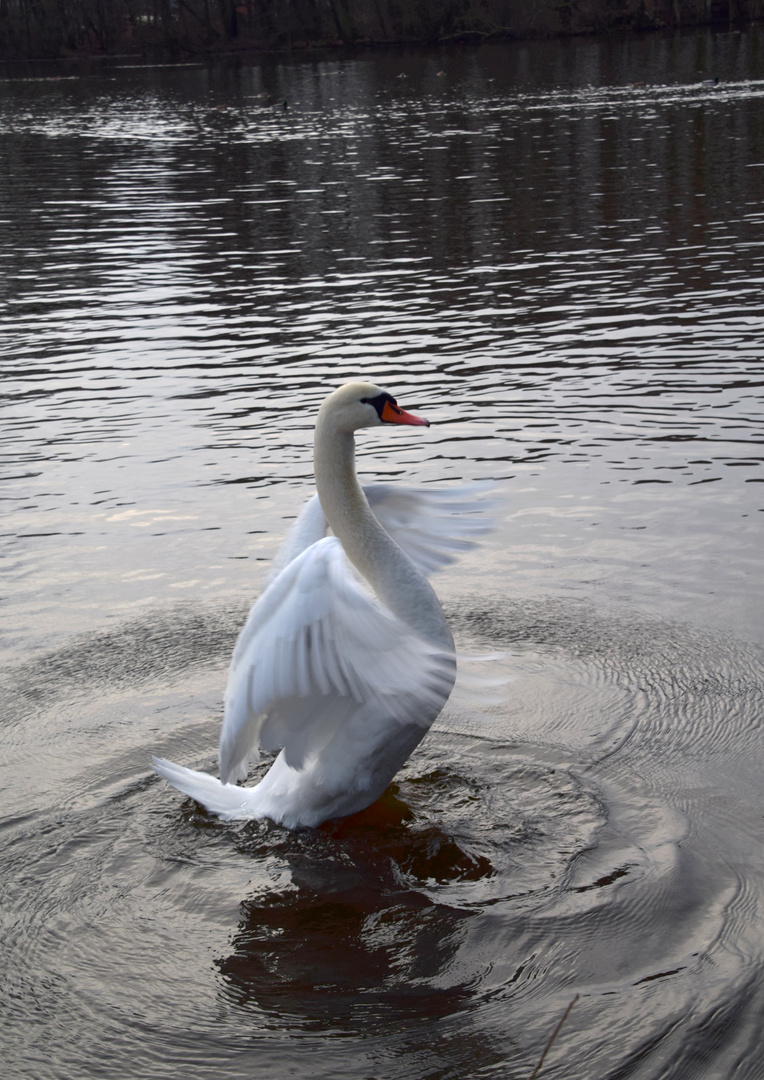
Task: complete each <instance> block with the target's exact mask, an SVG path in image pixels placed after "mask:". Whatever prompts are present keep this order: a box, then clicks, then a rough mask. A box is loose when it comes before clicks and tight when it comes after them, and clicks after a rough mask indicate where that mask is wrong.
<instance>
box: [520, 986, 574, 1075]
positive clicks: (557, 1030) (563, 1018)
mask: <svg viewBox="0 0 764 1080" xmlns="http://www.w3.org/2000/svg"><path fill="white" fill-rule="evenodd" d="M580 996H581V995H580V994H576V996H575V997H574V998H573V1000H572V1001H571V1003H570V1004H569V1005H568V1007H567V1009H566V1010H565V1012H564V1013H563V1014H562V1016H561V1017H560V1019H559V1020H558V1022H557V1027H556V1028H555V1029H554V1031H553V1032H552V1034H551V1035H550V1036H549V1042H548V1043H547V1044H546V1046H545V1047H544V1052H543V1054H542V1055H541V1057H540V1058H539V1063H538V1065H537V1066H536V1068H535V1069H534V1070H533V1072H532V1073H531V1076H530V1080H535V1078H536V1077H537V1076H538V1074H539V1073H540V1072H541V1066H542V1065H543V1064H544V1058H545V1057H546V1056H547V1054H548V1053H549V1051H550V1050H551V1049H552V1043H553V1042H554V1040H555V1039H556V1038H557V1036H558V1035H559V1034H560V1028H561V1027H562V1025H563V1024H564V1023H565V1021H566V1020H567V1019H568V1016H569V1015H570V1010H571V1009H572V1008H573V1006H574V1005H575V1004H576V1002H577V1001H578V999H579V997H580Z"/></svg>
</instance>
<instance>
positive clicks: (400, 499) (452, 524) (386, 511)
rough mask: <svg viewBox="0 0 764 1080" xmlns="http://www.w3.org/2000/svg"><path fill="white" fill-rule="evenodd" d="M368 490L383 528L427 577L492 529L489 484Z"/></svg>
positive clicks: (383, 486) (391, 486)
mask: <svg viewBox="0 0 764 1080" xmlns="http://www.w3.org/2000/svg"><path fill="white" fill-rule="evenodd" d="M363 490H364V493H365V495H366V498H367V499H368V500H369V505H370V506H371V508H372V510H373V511H374V515H375V517H376V518H377V520H378V521H379V523H380V525H381V526H382V528H383V529H385V531H386V532H388V533H389V534H390V535H391V536H392V538H393V539H394V540H395V542H396V544H398V546H399V547H401V548H403V550H404V551H405V552H406V554H407V555H408V557H409V558H410V559H411V560H412V562H413V563H415V565H416V566H417V567H418V569H419V570H421V571H422V573H423V574H426V575H428V576H429V575H430V574H433V573H436V572H437V571H438V570H441V569H442V568H443V567H444V566H447V565H448V563H451V562H453V561H454V559H455V558H456V557H457V556H458V554H459V553H460V552H462V551H468V550H469V549H470V548H472V547H474V546H475V544H476V543H477V540H478V537H480V536H482V535H484V534H485V533H486V532H488V531H489V530H490V529H491V527H492V522H491V519H490V510H491V505H492V504H491V501H490V498H489V495H490V490H491V489H490V485H488V484H483V483H474V484H460V485H459V486H458V487H453V488H447V487H442V488H441V487H439V488H435V487H432V488H406V487H404V488H401V487H398V486H397V485H395V484H369V485H367V486H365V487H364V489H363Z"/></svg>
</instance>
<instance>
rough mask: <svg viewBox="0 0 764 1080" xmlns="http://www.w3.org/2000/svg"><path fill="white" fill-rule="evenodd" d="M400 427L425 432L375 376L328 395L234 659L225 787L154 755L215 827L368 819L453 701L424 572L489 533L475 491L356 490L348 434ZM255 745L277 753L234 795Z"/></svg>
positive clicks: (446, 640)
mask: <svg viewBox="0 0 764 1080" xmlns="http://www.w3.org/2000/svg"><path fill="white" fill-rule="evenodd" d="M393 424H398V425H410V426H417V427H429V421H427V420H425V419H423V418H421V417H418V416H415V415H413V414H412V413H409V412H406V411H405V410H403V409H401V408H400V407H399V406H398V404H397V402H396V400H395V398H394V397H393V396H392V395H391V394H389V393H388V392H387V391H385V390H383V389H381V388H380V387H379V386H376V385H374V384H372V383H368V382H350V383H346V384H345V385H344V386H341V387H339V389H337V390H335V391H334V392H333V393H331V394H330V395H329V396H328V397H327V398H326V399H325V400H324V402H323V403H322V405H321V407H320V409H319V412H318V417H317V421H316V426H315V438H314V468H315V479H316V494H315V495H313V497H312V498H311V499H310V500H309V501H308V503H307V504H306V506H305V507H304V509H303V511H302V513H301V514H300V515H299V517H298V519H297V521H296V522H295V524H294V525H293V527H292V530H291V532H290V534H289V536H288V538H287V540H286V542H285V544H284V546H283V549H282V551H281V553H280V555H279V556H278V557H277V559H276V562H275V565H274V568H273V571H272V574H271V578H270V583H269V584H268V585H267V587H266V589H265V591H264V592H263V594H262V595H261V597H260V599H259V600H258V601H257V602H256V604H255V605H254V607H253V608H252V610H251V612H250V614H249V617H248V619H247V621H246V623H245V625H244V627H243V629H242V631H241V634H240V636H239V639H238V641H237V644H236V647H235V650H234V653H233V659H232V662H231V666H230V670H229V677H228V685H227V688H226V694H225V707H224V718H223V726H222V731H221V735H220V748H219V763H220V775H221V779H220V780H218V779H217V778H216V777H214V776H211V775H210V774H208V773H204V772H197V771H195V770H192V769H187V768H185V767H183V766H181V765H176V764H174V763H173V762H170V761H167V760H166V759H163V758H154V759H153V760H154V768H155V769H156V771H157V772H158V773H159V774H160V775H161V776H163V777H165V778H166V779H167V780H169V781H170V783H171V784H173V785H174V786H175V787H176V788H178V789H179V790H180V791H181V792H183V793H185V794H186V795H190V796H191V797H192V798H193V799H195V800H197V801H198V802H200V803H202V805H203V806H204V807H205V808H206V809H207V810H208V811H209V812H211V813H213V814H216V815H217V816H219V817H220V818H222V819H224V820H232V819H247V818H254V819H262V818H269V819H270V820H272V821H273V822H275V823H277V824H280V825H283V826H286V827H287V828H291V829H294V828H299V827H305V826H307V827H315V826H317V825H319V824H321V823H322V822H324V821H328V820H330V819H333V818H339V817H345V816H347V815H349V814H354V813H357V812H358V811H361V810H364V809H365V808H366V807H368V806H370V805H371V804H372V803H373V802H374V801H375V800H376V799H378V798H379V796H380V795H381V794H382V793H383V792H384V790H385V788H386V787H387V786H388V784H389V783H390V781H391V780H392V778H393V776H394V775H395V773H396V772H397V771H398V770H399V769H400V767H401V766H402V765H403V764H404V762H405V761H406V760H407V758H408V757H409V755H410V754H411V752H412V751H413V750H414V748H415V747H416V746H417V744H418V743H419V742H420V741H421V740H422V738H423V737H424V736H425V734H426V732H427V730H428V729H429V728H430V726H431V725H432V723H433V721H434V720H435V718H436V717H437V716H438V714H439V713H440V711H441V709H442V708H443V706H444V705H445V703H446V701H447V700H448V697H449V695H450V693H451V689H452V687H453V684H454V680H455V675H456V656H455V652H454V642H453V638H452V636H451V632H450V630H449V628H448V624H447V622H446V619H445V615H444V613H443V609H442V607H441V605H440V602H439V600H438V598H437V596H436V594H435V592H434V590H433V588H432V586H431V585H430V583H429V581H428V580H427V574H429V573H432V572H433V571H434V570H437V569H440V567H441V566H443V565H444V564H445V563H447V562H450V561H451V558H452V555H453V553H454V552H455V551H459V550H463V549H465V548H467V547H470V546H472V544H473V542H474V536H475V535H476V534H477V533H478V532H482V531H484V528H485V526H484V525H483V524H482V523H481V522H480V520H479V518H476V516H475V514H474V511H475V509H476V506H475V502H474V494H475V491H476V487H477V485H476V486H472V487H470V485H463V486H461V487H459V488H451V489H447V490H446V491H440V492H437V491H427V492H418V491H413V490H411V489H407V488H397V487H395V486H393V485H387V484H374V485H370V486H368V487H366V488H362V487H361V485H360V483H359V481H358V478H357V476H356V472H355V439H354V435H355V432H356V431H358V430H360V429H362V428H373V427H387V426H389V425H393ZM478 508H479V506H478ZM465 511H467V513H466V514H465ZM329 530H331V533H330V534H329ZM261 749H263V750H279V753H278V756H277V757H276V759H275V761H274V762H273V764H272V765H271V767H270V769H269V771H268V772H267V773H266V774H265V776H264V777H263V779H262V780H261V781H260V782H259V783H258V784H255V785H254V786H249V787H247V786H239V784H238V781H241V780H244V779H245V778H246V776H247V773H248V770H249V766H250V764H253V763H256V762H257V761H258V760H259V751H260V750H261Z"/></svg>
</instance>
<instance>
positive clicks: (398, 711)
mask: <svg viewBox="0 0 764 1080" xmlns="http://www.w3.org/2000/svg"><path fill="white" fill-rule="evenodd" d="M454 669H455V661H454V657H453V655H452V654H450V653H448V652H446V651H444V650H442V649H439V648H438V647H437V646H436V645H434V644H433V643H431V642H428V641H426V640H425V639H423V638H421V637H419V636H418V635H417V634H415V633H414V632H412V631H411V630H410V629H409V628H408V627H407V626H406V625H405V624H404V623H403V622H401V620H400V619H398V618H396V617H395V616H394V615H392V614H390V612H388V611H386V610H385V609H384V608H382V607H381V606H380V605H379V604H378V603H377V601H376V600H375V599H374V597H373V596H372V595H371V593H370V592H369V591H368V590H367V588H366V587H365V586H364V585H363V583H362V582H361V580H360V579H359V577H358V575H357V574H356V573H355V571H354V570H353V568H352V567H351V565H350V563H349V561H348V559H347V557H346V556H345V553H344V551H343V549H342V545H341V544H340V542H339V540H337V539H336V538H335V537H326V538H324V539H322V540H319V541H317V542H316V543H314V544H312V545H311V546H310V547H309V548H307V549H306V550H305V551H303V552H302V554H301V555H298V556H297V557H296V558H295V559H293V560H292V561H291V562H290V563H289V564H288V565H287V566H286V567H285V568H284V569H283V570H282V571H281V573H280V574H279V575H278V577H277V578H276V579H275V580H274V581H273V582H272V583H271V584H270V585H269V586H268V588H267V589H266V591H265V592H264V593H263V595H262V596H261V597H260V599H259V600H258V602H257V603H256V604H255V606H254V607H253V609H252V611H251V612H250V616H249V618H248V620H247V623H246V624H245V626H244V629H243V630H242V632H241V635H240V637H239V641H238V643H237V645H236V649H235V650H234V655H233V661H232V664H231V670H230V674H229V681H228V688H227V690H226V701H225V716H224V719H223V730H222V732H221V736H220V770H221V776H222V779H223V781H224V782H232V781H234V780H241V779H243V778H244V777H245V776H246V774H247V765H248V762H249V761H251V760H257V757H258V747H259V746H260V745H261V744H262V742H263V739H261V734H263V731H264V735H265V738H264V741H265V744H266V745H267V746H268V747H269V748H272V747H275V746H278V745H280V746H283V748H284V754H285V757H286V759H287V761H288V763H289V764H290V765H293V766H294V767H299V766H300V765H301V764H302V763H303V762H304V761H305V760H306V759H307V758H308V757H310V756H311V754H314V753H315V752H317V751H318V749H319V748H320V747H321V746H323V745H324V744H325V743H326V742H328V740H329V739H330V738H331V737H332V736H333V735H334V734H335V732H336V731H337V729H338V727H339V726H341V725H342V724H343V723H346V722H347V721H348V718H349V716H350V715H351V714H352V713H353V712H355V711H356V710H358V709H361V708H363V707H365V706H367V705H368V704H369V703H370V702H374V703H375V705H376V706H377V708H376V709H375V712H376V713H377V714H378V715H384V717H385V720H386V722H388V723H390V722H397V723H400V724H405V725H411V724H420V725H421V726H422V727H423V728H425V729H426V728H427V727H429V725H430V724H431V723H432V721H433V720H434V718H435V716H437V714H438V712H439V711H440V709H441V708H442V706H443V703H444V702H445V701H446V699H447V698H448V695H449V693H450V690H451V686H452V685H453V681H454ZM266 714H267V726H266V727H265V729H264V728H263V725H264V723H266Z"/></svg>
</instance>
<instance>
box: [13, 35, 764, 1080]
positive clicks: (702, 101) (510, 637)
mask: <svg viewBox="0 0 764 1080" xmlns="http://www.w3.org/2000/svg"><path fill="white" fill-rule="evenodd" d="M717 79H718V82H716V81H714V80H717ZM0 138H1V140H2V141H1V142H0V161H2V170H0V191H1V192H2V200H1V201H0V236H1V237H2V244H1V245H0V267H2V273H1V275H0V293H1V299H2V354H1V355H2V368H1V369H0V373H1V375H2V390H3V398H2V402H1V403H0V410H1V411H0V430H1V431H2V445H1V449H2V455H3V474H2V475H3V481H2V485H0V494H2V500H3V501H2V527H1V528H0V533H1V536H0V542H1V544H2V555H3V562H2V568H3V572H2V615H3V644H4V654H3V657H4V658H3V662H2V699H1V706H0V707H1V709H2V745H3V752H2V769H1V773H0V776H1V780H0V783H2V794H1V795H0V808H1V809H2V814H3V819H2V829H1V830H0V860H1V861H0V865H2V877H1V879H0V920H1V921H2V926H3V935H4V937H3V940H4V945H3V952H2V960H1V961H0V964H1V971H2V979H1V980H0V981H1V982H2V990H0V1016H1V1017H2V1024H0V1058H1V1059H2V1060H3V1062H4V1063H5V1066H6V1073H5V1075H8V1076H9V1077H13V1078H18V1080H21V1078H24V1080H54V1078H55V1080H78V1078H85V1077H87V1078H92V1077H99V1078H109V1077H114V1078H119V1080H124V1078H126V1077H136V1078H148V1077H151V1078H170V1077H173V1078H175V1077H178V1076H181V1075H182V1076H185V1077H188V1078H190V1080H201V1078H212V1077H215V1078H234V1077H242V1078H244V1077H247V1078H251V1077H257V1078H269V1080H271V1078H276V1077H279V1078H280V1077H298V1078H308V1077H310V1078H322V1077H326V1078H327V1080H328V1078H332V1080H337V1078H341V1077H347V1078H350V1080H371V1078H374V1080H393V1078H394V1080H425V1078H427V1080H435V1078H438V1080H466V1078H483V1077H497V1078H498V1077H501V1078H502V1080H510V1078H518V1080H519V1078H523V1080H526V1078H529V1077H530V1076H531V1074H532V1073H533V1070H534V1068H535V1066H536V1064H537V1062H538V1061H539V1058H540V1056H541V1053H542V1051H543V1050H544V1047H545V1045H546V1044H547V1042H548V1040H549V1037H550V1036H551V1034H552V1032H553V1031H554V1029H555V1026H556V1024H557V1023H558V1021H559V1020H560V1018H561V1017H562V1015H563V1013H564V1011H565V1009H566V1007H567V1006H568V1005H569V1004H570V1002H571V1001H573V999H574V998H575V997H576V995H578V997H577V999H576V1001H575V1005H574V1006H573V1008H572V1010H571V1012H570V1014H569V1015H568V1017H567V1019H566V1020H565V1023H564V1025H563V1027H562V1029H561V1030H560V1033H559V1035H558V1037H557V1039H556V1041H555V1042H554V1044H553V1045H552V1047H551V1049H550V1050H549V1053H548V1055H547V1057H546V1059H545V1061H544V1064H543V1067H542V1069H541V1071H540V1073H539V1076H540V1077H549V1078H551V1077H559V1078H567V1077H586V1078H587V1080H600V1078H606V1077H607V1078H613V1080H615V1078H616V1077H618V1078H626V1077H629V1078H635V1080H646V1078H655V1080H658V1078H661V1080H668V1078H671V1080H678V1078H687V1080H711V1078H714V1080H727V1078H728V1077H731V1076H733V1075H734V1076H735V1077H740V1078H743V1077H745V1078H752V1080H753V1078H755V1080H760V1078H761V1077H762V1075H764V1065H762V1060H764V1035H763V1034H762V1025H761V1017H762V1014H763V1011H764V938H763V936H762V932H761V927H762V906H763V901H764V887H763V886H762V881H763V880H764V875H763V871H764V855H763V854H762V850H763V849H762V833H763V832H764V820H763V819H764V786H763V785H762V779H761V777H762V767H763V766H764V735H763V734H762V720H763V719H764V675H763V673H762V659H764V596H763V592H764V590H763V588H762V583H763V571H764V535H763V533H764V528H763V527H764V450H763V443H764V435H763V428H762V424H763V422H764V389H763V387H764V346H763V345H762V342H763V341H764V29H763V28H762V27H761V26H759V27H758V28H757V27H755V26H754V27H749V28H745V29H743V30H742V31H735V32H732V33H726V34H710V33H700V34H686V35H671V36H663V35H650V36H645V37H635V38H624V39H621V38H612V39H601V40H599V39H592V40H589V39H580V40H573V41H557V42H551V43H541V42H539V43H532V44H522V43H506V44H491V45H486V46H483V47H480V48H477V47H476V48H471V47H459V48H454V49H443V50H432V51H430V50H415V49H412V50H403V51H402V50H394V49H389V50H384V51H381V52H370V53H363V54H360V55H357V56H353V57H346V56H342V55H337V56H330V57H327V58H324V59H309V58H303V59H297V60H294V61H289V60H286V59H284V58H279V57H272V58H267V59H264V60H262V61H258V62H256V63H249V62H245V61H233V60H231V61H229V62H220V63H217V64H215V65H212V66H207V65H206V64H204V63H189V64H187V65H181V66H177V67H169V66H154V67H151V66H145V67H144V66H135V65H133V64H132V62H130V61H128V60H122V61H116V62H114V63H108V64H107V63H104V64H100V65H92V66H89V67H88V66H80V67H78V66H67V65H61V66H56V65H38V66H29V67H21V66H17V67H13V68H6V69H5V70H4V72H3V77H2V80H0ZM359 374H360V375H362V376H364V377H368V378H372V379H374V380H375V381H377V382H379V383H381V384H382V385H383V386H384V387H385V388H387V389H389V390H390V391H391V392H392V393H394V394H395V395H396V396H397V397H398V398H399V400H400V402H401V404H403V405H404V406H405V407H407V408H411V409H412V410H414V411H417V412H420V413H422V414H424V415H426V416H428V417H429V419H430V420H431V421H432V427H431V428H430V429H429V431H422V430H420V429H412V430H408V429H406V430H403V431H392V432H387V431H385V432H372V433H368V434H366V435H363V436H362V437H361V438H360V439H359V467H360V470H361V471H362V473H363V475H364V477H366V478H368V479H383V480H388V481H391V482H399V483H402V484H409V485H417V484H441V483H442V484H445V485H448V484H449V483H455V482H457V481H461V480H477V479H480V480H490V481H492V482H493V483H494V485H495V488H496V493H497V509H496V528H495V530H494V531H493V533H492V534H491V535H490V536H488V537H487V538H486V540H485V543H483V544H482V545H481V547H480V548H479V549H476V550H475V551H474V552H471V553H468V554H467V555H466V556H465V557H464V558H463V559H461V560H460V562H459V563H457V564H456V565H455V566H453V567H451V568H448V569H446V570H445V571H444V572H443V573H442V574H441V575H439V576H438V577H437V578H436V579H435V585H436V588H437V590H438V592H439V594H440V596H441V597H442V599H443V602H444V605H445V607H446V610H447V614H448V616H449V619H450V622H451V625H452V627H453V630H454V634H455V637H456V639H457V644H458V646H459V647H460V648H462V649H464V650H467V651H470V650H472V651H481V650H482V651H483V652H486V651H496V652H497V653H499V654H500V656H499V658H498V659H496V660H494V661H492V662H491V663H490V664H489V663H488V662H486V663H485V664H483V665H478V666H477V667H478V671H479V672H482V671H483V670H484V669H486V670H490V671H491V672H492V673H494V674H496V673H498V675H499V676H500V677H501V678H503V679H510V680H511V681H509V682H507V683H504V684H502V686H501V688H500V689H499V691H498V693H497V697H496V700H494V701H493V702H492V703H487V702H485V701H482V700H477V701H473V700H472V699H471V698H470V696H469V695H468V694H462V695H455V697H454V699H453V700H452V702H451V703H450V705H449V707H448V708H447V710H446V712H445V713H444V714H443V715H442V717H441V718H440V720H439V721H438V722H437V724H436V725H435V727H434V728H433V730H432V731H431V733H430V734H429V736H428V737H427V739H426V740H425V742H424V743H423V744H422V745H421V747H420V748H419V749H418V750H417V752H416V753H415V754H414V756H413V757H412V758H411V760H410V762H409V763H408V765H407V766H406V768H405V769H404V770H403V772H402V773H401V774H400V776H399V777H398V779H397V783H396V786H395V788H394V790H392V791H391V792H390V795H389V799H388V801H389V803H390V805H389V808H388V810H389V823H388V824H387V825H386V826H384V827H383V826H380V825H378V824H377V825H374V824H371V823H369V824H362V823H359V824H357V825H354V826H347V825H343V824H341V823H339V824H332V825H327V826H324V827H322V828H321V829H318V830H315V831H303V832H298V833H289V832H287V831H285V830H283V829H280V828H276V827H275V826H272V825H269V824H268V823H234V824H221V823H219V822H217V821H216V820H214V819H212V818H209V817H207V816H206V815H205V814H204V813H203V812H202V811H201V809H200V808H199V807H197V806H196V805H195V804H193V803H191V802H190V801H188V800H184V799H183V797H182V796H179V795H178V793H177V792H175V791H174V790H172V789H170V788H169V787H168V785H166V784H165V783H164V782H162V781H160V780H159V779H158V778H157V777H156V776H155V775H154V774H153V773H152V772H151V771H150V767H149V762H150V754H151V753H157V754H160V755H163V756H168V757H171V758H173V759H174V760H176V761H180V762H182V763H184V764H186V765H191V766H193V767H201V768H205V769H214V767H215V758H216V745H217V737H218V732H219V724H220V715H221V701H222V693H223V689H224V685H225V677H226V668H227V663H228V658H229V656H230V651H231V648H232V645H233V642H234V640H235V637H236V634H237V631H238V629H239V627H240V625H241V623H242V621H243V618H244V616H245V614H246V611H247V609H248V607H249V605H250V604H251V603H252V601H253V600H254V599H255V598H256V597H257V595H258V593H259V591H260V589H261V587H262V584H263V582H264V580H265V576H266V573H267V566H268V560H269V559H270V558H271V557H272V555H273V554H274V553H275V551H276V550H277V549H278V545H279V541H280V539H281V538H282V536H283V535H284V532H285V530H286V528H287V527H288V524H289V521H290V520H291V519H292V518H293V517H294V515H295V514H296V513H297V512H298V510H299V508H300V506H301V504H302V502H303V500H304V499H305V498H306V496H307V494H308V493H309V491H310V487H311V476H312V466H311V439H312V424H313V419H314V416H315V413H316V409H317V407H318V404H319V402H320V401H321V399H322V398H323V397H324V395H325V394H326V393H327V391H328V390H329V389H331V388H332V387H334V386H335V385H337V384H338V383H340V382H342V381H343V380H344V379H346V378H348V377H352V376H356V375H359Z"/></svg>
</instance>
